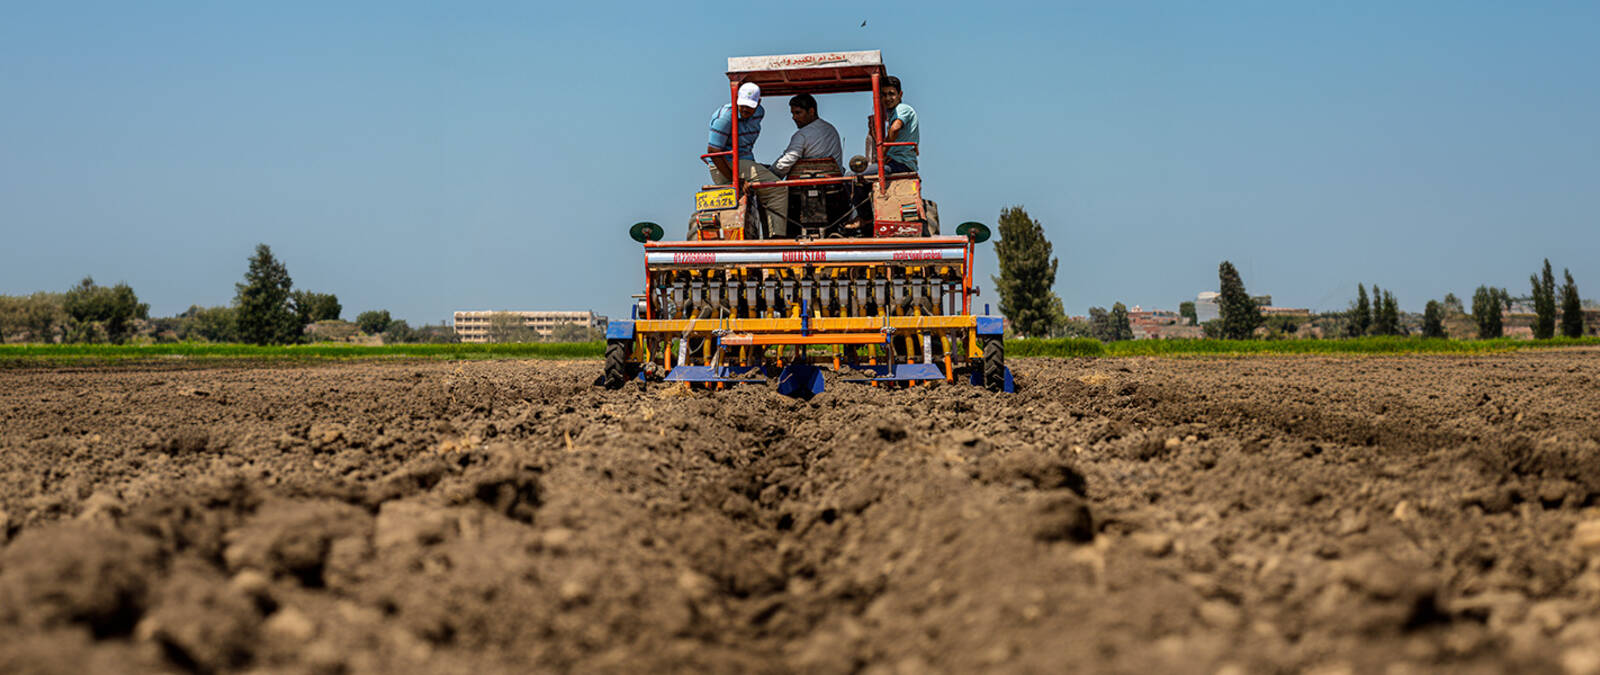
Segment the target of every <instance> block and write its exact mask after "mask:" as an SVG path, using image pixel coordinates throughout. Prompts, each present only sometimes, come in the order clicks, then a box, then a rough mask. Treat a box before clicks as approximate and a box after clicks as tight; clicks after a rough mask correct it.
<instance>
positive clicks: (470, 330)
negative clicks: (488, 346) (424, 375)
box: [455, 311, 608, 342]
mask: <svg viewBox="0 0 1600 675" xmlns="http://www.w3.org/2000/svg"><path fill="white" fill-rule="evenodd" d="M496 314H514V315H517V316H520V317H522V325H524V326H526V327H528V328H530V329H532V330H533V331H534V332H536V333H538V334H539V337H540V338H549V337H550V334H551V333H553V332H554V331H555V329H556V327H557V326H565V325H576V326H583V327H586V328H595V329H599V330H602V331H604V330H605V329H606V323H607V322H608V319H606V317H604V316H601V315H599V314H595V313H594V312H529V311H498V312H492V311H468V312H456V313H455V320H456V321H455V322H456V335H459V336H461V341H462V342H488V341H489V322H490V320H491V319H493V317H494V316H495V315H496Z"/></svg>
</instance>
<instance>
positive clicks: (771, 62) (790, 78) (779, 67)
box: [728, 49, 888, 96]
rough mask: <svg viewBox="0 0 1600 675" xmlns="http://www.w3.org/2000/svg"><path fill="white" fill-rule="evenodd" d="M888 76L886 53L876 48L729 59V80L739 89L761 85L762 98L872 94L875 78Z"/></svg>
mask: <svg viewBox="0 0 1600 675" xmlns="http://www.w3.org/2000/svg"><path fill="white" fill-rule="evenodd" d="M887 74H888V71H886V70H884V67H883V54H882V52H880V51H878V50H876V49H874V50H871V51H864V52H826V53H821V54H780V55H777V56H735V57H733V58H730V59H728V81H729V82H731V83H732V84H733V85H734V86H735V87H737V86H738V85H739V84H741V83H744V82H754V83H756V84H757V85H760V86H761V95H762V96H793V95H795V94H844V93H850V92H862V91H872V76H873V75H877V76H878V77H879V79H882V78H883V77H884V76H885V75H887Z"/></svg>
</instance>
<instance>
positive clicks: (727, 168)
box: [706, 145, 733, 183]
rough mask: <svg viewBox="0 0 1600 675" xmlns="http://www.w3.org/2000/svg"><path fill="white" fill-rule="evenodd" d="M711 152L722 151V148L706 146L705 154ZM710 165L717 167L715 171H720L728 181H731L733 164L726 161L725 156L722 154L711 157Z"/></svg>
mask: <svg viewBox="0 0 1600 675" xmlns="http://www.w3.org/2000/svg"><path fill="white" fill-rule="evenodd" d="M713 152H723V150H722V149H721V148H717V147H715V146H711V145H708V146H706V154H711V153H713ZM711 165H712V166H715V167H717V171H719V172H721V173H722V177H723V178H725V179H727V180H728V182H730V183H731V182H733V165H732V164H730V163H729V162H728V158H727V157H725V156H722V155H717V156H716V157H712V158H711Z"/></svg>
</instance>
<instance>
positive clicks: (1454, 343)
mask: <svg viewBox="0 0 1600 675" xmlns="http://www.w3.org/2000/svg"><path fill="white" fill-rule="evenodd" d="M1597 345H1600V338H1596V337H1581V338H1554V339H1549V340H1517V339H1513V338H1497V339H1493V340H1450V339H1444V338H1422V337H1363V338H1351V339H1346V340H1127V341H1122V342H1108V343H1101V342H1099V341H1097V340H1092V339H1089V338H1060V339H1053V340H1011V341H1008V342H1006V355H1007V356H1011V357H1025V356H1050V357H1061V358H1070V357H1079V356H1112V357H1117V356H1188V355H1247V354H1492V353H1500V352H1509V351H1516V350H1519V349H1548V348H1559V347H1584V346H1597Z"/></svg>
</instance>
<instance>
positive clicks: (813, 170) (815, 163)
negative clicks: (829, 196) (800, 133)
mask: <svg viewBox="0 0 1600 675" xmlns="http://www.w3.org/2000/svg"><path fill="white" fill-rule="evenodd" d="M843 175H844V171H843V170H842V169H840V168H839V162H838V161H836V160H834V159H833V158H832V157H812V158H810V159H802V160H800V161H798V162H795V163H794V167H792V168H790V169H789V177H790V178H831V177H837V176H843Z"/></svg>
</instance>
